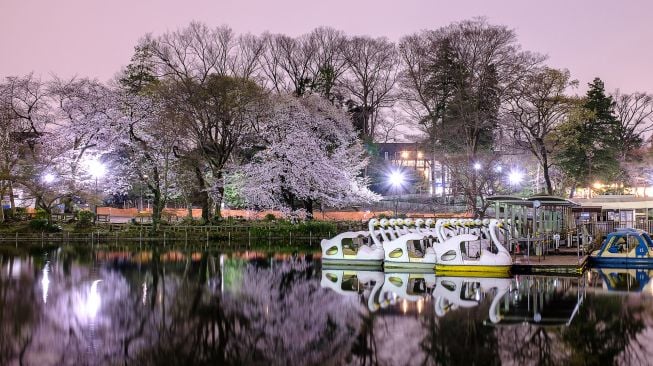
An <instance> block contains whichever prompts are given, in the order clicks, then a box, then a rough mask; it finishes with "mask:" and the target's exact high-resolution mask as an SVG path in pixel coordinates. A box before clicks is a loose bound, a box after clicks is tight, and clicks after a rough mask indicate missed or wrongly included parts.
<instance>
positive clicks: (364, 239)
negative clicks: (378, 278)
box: [320, 219, 385, 266]
mask: <svg viewBox="0 0 653 366" xmlns="http://www.w3.org/2000/svg"><path fill="white" fill-rule="evenodd" d="M379 224H380V223H379V221H378V220H376V219H372V220H370V221H369V224H368V227H369V231H348V232H344V233H341V234H338V235H336V236H334V237H333V238H331V239H322V241H321V242H320V247H321V248H322V264H324V265H327V266H329V265H353V266H381V265H382V264H383V254H384V250H383V244H382V243H381V241H380V240H379V236H382V235H384V234H385V232H384V231H383V230H382V229H377V226H379ZM370 237H371V239H372V245H369V244H368V242H369V239H370Z"/></svg>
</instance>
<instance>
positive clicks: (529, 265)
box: [512, 254, 589, 276]
mask: <svg viewBox="0 0 653 366" xmlns="http://www.w3.org/2000/svg"><path fill="white" fill-rule="evenodd" d="M588 258H589V256H588V255H583V256H581V257H578V256H575V255H556V254H550V255H547V256H542V257H540V256H531V257H530V258H528V257H526V256H518V257H517V258H515V260H514V262H513V266H512V273H513V274H543V275H546V274H551V275H560V274H564V275H577V276H580V275H581V274H583V272H584V271H585V267H586V266H587V263H588Z"/></svg>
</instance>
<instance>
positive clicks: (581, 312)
mask: <svg viewBox="0 0 653 366" xmlns="http://www.w3.org/2000/svg"><path fill="white" fill-rule="evenodd" d="M0 264H1V268H0V364H2V365H5V364H20V363H23V364H61V365H77V364H119V363H120V364H128V365H132V364H133V365H141V364H145V365H154V364H164V365H165V364H273V365H281V364H283V365H286V364H293V365H294V364H298V365H316V364H320V365H322V364H338V365H340V364H350V365H356V364H360V365H370V364H380V365H397V364H398V365H403V364H434V365H435V364H519V365H521V364H621V363H630V364H647V363H648V362H647V360H648V359H649V357H651V356H653V355H652V354H651V353H653V352H652V350H653V346H651V344H652V343H651V340H652V339H651V337H652V336H653V326H652V324H653V322H652V317H651V310H652V309H653V304H652V302H651V299H652V298H653V297H652V296H651V284H650V277H651V273H650V272H649V271H648V270H634V269H613V268H611V269H593V270H591V271H589V272H587V273H586V274H585V275H583V276H582V277H577V278H576V277H534V276H519V277H515V278H511V279H493V278H465V277H437V276H435V274H433V273H385V272H382V271H373V270H356V269H350V268H349V269H344V268H343V269H334V268H329V269H326V268H325V269H322V268H320V263H319V261H315V260H313V257H312V256H311V255H310V254H295V255H293V254H266V253H257V252H244V253H232V254H223V253H210V252H201V251H184V250H172V251H160V250H148V251H142V252H139V251H135V252H129V251H116V252H113V251H100V252H91V251H88V250H73V249H70V248H62V249H61V250H57V251H54V252H50V253H37V254H35V255H33V256H30V255H22V256H16V255H10V254H0Z"/></svg>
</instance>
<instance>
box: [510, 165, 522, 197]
mask: <svg viewBox="0 0 653 366" xmlns="http://www.w3.org/2000/svg"><path fill="white" fill-rule="evenodd" d="M522 179H524V174H522V172H520V171H519V170H516V169H513V170H512V171H511V172H510V173H509V174H508V182H510V194H512V193H513V188H514V186H515V185H517V184H519V183H521V181H522Z"/></svg>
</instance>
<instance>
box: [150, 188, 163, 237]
mask: <svg viewBox="0 0 653 366" xmlns="http://www.w3.org/2000/svg"><path fill="white" fill-rule="evenodd" d="M151 191H152V195H153V197H152V228H153V229H154V230H158V229H159V224H160V223H161V213H162V212H163V205H164V204H165V202H163V200H162V199H161V190H160V189H152V190H151Z"/></svg>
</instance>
